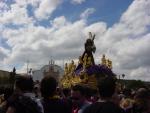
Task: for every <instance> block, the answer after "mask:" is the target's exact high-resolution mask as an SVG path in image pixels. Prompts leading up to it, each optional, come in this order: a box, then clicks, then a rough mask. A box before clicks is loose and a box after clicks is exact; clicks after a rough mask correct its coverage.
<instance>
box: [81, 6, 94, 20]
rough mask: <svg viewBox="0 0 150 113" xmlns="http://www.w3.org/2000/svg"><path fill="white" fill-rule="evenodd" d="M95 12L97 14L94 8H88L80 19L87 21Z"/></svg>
mask: <svg viewBox="0 0 150 113" xmlns="http://www.w3.org/2000/svg"><path fill="white" fill-rule="evenodd" d="M94 12H95V9H94V8H87V9H86V10H85V11H84V12H83V13H81V15H80V18H82V19H87V18H88V17H89V16H90V15H91V14H93V13H94Z"/></svg>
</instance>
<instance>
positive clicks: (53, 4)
mask: <svg viewBox="0 0 150 113" xmlns="http://www.w3.org/2000/svg"><path fill="white" fill-rule="evenodd" d="M61 3H62V1H61V0H42V1H41V2H40V4H39V7H38V8H37V9H36V11H35V16H36V17H37V18H38V19H39V20H42V19H47V18H48V17H50V16H51V14H52V13H53V11H55V10H56V8H57V7H58V6H59V5H60V4H61Z"/></svg>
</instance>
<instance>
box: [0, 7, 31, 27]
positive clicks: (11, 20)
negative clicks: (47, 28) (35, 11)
mask: <svg viewBox="0 0 150 113" xmlns="http://www.w3.org/2000/svg"><path fill="white" fill-rule="evenodd" d="M32 21H33V20H32V18H29V17H28V14H27V9H26V7H21V6H19V5H18V4H12V5H11V6H10V9H9V10H5V11H3V12H2V13H1V14H0V23H1V24H15V25H24V24H29V23H32Z"/></svg>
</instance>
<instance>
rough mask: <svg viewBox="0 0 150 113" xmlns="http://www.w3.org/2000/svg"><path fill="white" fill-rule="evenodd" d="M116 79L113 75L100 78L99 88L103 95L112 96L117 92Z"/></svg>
mask: <svg viewBox="0 0 150 113" xmlns="http://www.w3.org/2000/svg"><path fill="white" fill-rule="evenodd" d="M115 82H116V80H115V79H114V78H113V77H105V78H102V79H101V80H99V82H98V89H99V94H100V96H101V97H111V96H112V95H113V94H114V92H115V87H116V83H115Z"/></svg>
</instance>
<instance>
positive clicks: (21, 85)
mask: <svg viewBox="0 0 150 113" xmlns="http://www.w3.org/2000/svg"><path fill="white" fill-rule="evenodd" d="M33 87H34V82H33V79H32V78H31V77H29V76H18V77H17V78H16V81H15V90H16V91H21V92H32V91H33Z"/></svg>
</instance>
